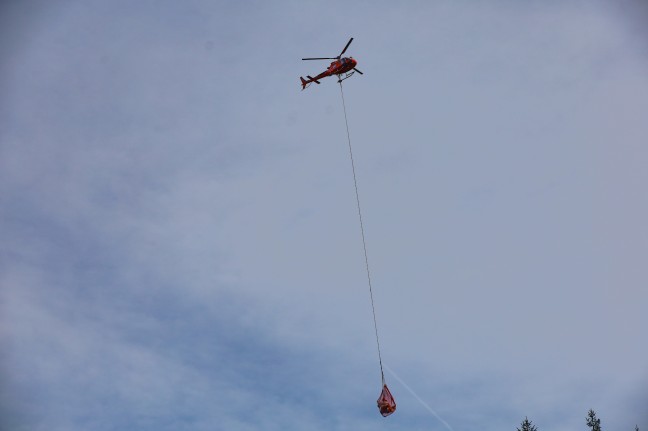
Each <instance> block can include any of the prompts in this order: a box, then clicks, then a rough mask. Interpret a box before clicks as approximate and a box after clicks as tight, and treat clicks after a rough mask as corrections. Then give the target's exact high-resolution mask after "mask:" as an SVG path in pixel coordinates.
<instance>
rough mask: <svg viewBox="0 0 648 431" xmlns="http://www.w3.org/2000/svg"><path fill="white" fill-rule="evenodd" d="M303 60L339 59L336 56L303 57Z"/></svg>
mask: <svg viewBox="0 0 648 431" xmlns="http://www.w3.org/2000/svg"><path fill="white" fill-rule="evenodd" d="M302 60H337V58H336V57H316V58H302Z"/></svg>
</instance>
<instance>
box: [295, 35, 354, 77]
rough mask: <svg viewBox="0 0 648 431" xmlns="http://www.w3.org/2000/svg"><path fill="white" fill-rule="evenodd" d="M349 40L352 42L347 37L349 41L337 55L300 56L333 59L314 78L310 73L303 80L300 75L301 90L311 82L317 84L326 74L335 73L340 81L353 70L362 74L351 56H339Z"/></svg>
mask: <svg viewBox="0 0 648 431" xmlns="http://www.w3.org/2000/svg"><path fill="white" fill-rule="evenodd" d="M351 42H353V38H351V39H349V42H347V44H346V46H345V47H344V49H343V50H342V52H341V53H340V55H338V56H337V57H317V58H302V60H335V61H333V62H331V65H330V66H329V67H328V69H326V70H325V71H324V72H322V73H320V74H319V75H317V76H316V77H315V78H313V77H312V76H310V75H306V77H307V78H308V80H305V79H304V78H302V77H301V76H300V77H299V79H301V85H302V90H304V89H305V88H306V87H308V86H309V84H311V83H313V82H314V83H315V84H319V83H320V82H319V79H322V78H326V77H327V76H332V75H337V77H338V82H342V81H344V80H345V79H347V78H350V77H351V75H353V73H354V72H358V73H359V74H360V75H363V73H362V72H360V71H359V70H358V69H356V64H358V62H357V61H356V60H355V59H354V58H353V57H343V58H340V57H342V54H344V53H345V52H346V50H347V48H348V47H349V45H351ZM352 71H353V72H352ZM342 75H344V78H343V77H342Z"/></svg>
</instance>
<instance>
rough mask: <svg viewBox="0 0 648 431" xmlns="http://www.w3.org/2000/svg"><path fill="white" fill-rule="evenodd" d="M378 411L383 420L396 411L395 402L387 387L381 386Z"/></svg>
mask: <svg viewBox="0 0 648 431" xmlns="http://www.w3.org/2000/svg"><path fill="white" fill-rule="evenodd" d="M378 410H380V414H381V415H383V417H385V418H386V417H387V416H389V415H390V414H392V413H394V412H395V411H396V401H395V400H394V397H393V396H392V394H391V392H389V388H388V387H387V385H383V390H382V392H381V393H380V397H379V398H378Z"/></svg>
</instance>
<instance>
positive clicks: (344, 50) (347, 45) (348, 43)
mask: <svg viewBox="0 0 648 431" xmlns="http://www.w3.org/2000/svg"><path fill="white" fill-rule="evenodd" d="M351 42H353V38H351V39H349V41H348V42H347V44H346V46H345V47H344V49H343V50H342V52H341V53H340V55H338V56H337V58H338V59H339V58H340V57H342V54H344V53H345V52H346V50H347V48H348V47H349V45H351Z"/></svg>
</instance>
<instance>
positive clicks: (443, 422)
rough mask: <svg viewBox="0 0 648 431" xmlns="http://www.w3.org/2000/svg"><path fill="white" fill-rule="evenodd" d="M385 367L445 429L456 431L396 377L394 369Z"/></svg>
mask: <svg viewBox="0 0 648 431" xmlns="http://www.w3.org/2000/svg"><path fill="white" fill-rule="evenodd" d="M383 365H384V366H385V369H386V370H387V371H389V372H390V374H391V375H392V376H394V377H395V378H396V380H398V382H399V383H400V384H401V385H403V386H404V387H405V389H407V390H408V391H409V393H410V394H412V395H413V396H414V398H416V399H417V400H418V402H419V403H421V404H422V405H423V407H425V408H426V409H427V410H428V411H429V412H430V413H432V415H433V416H434V417H435V418H437V419H438V420H439V422H441V423H442V424H443V425H445V427H446V428H448V429H449V430H450V431H454V430H453V429H452V427H451V426H450V424H449V423H448V422H446V421H444V420H443V419H441V416H439V415H438V414H437V412H435V411H434V410H433V409H432V407H430V406H429V405H428V404H427V403H426V402H425V401H423V400H422V399H421V397H419V396H418V395H416V392H414V391H413V390H412V388H410V387H409V386H408V385H407V383H405V382H404V381H403V379H401V378H400V377H398V376H397V375H396V373H395V372H393V371H392V369H391V368H389V367H388V366H387V365H386V364H383Z"/></svg>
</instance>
